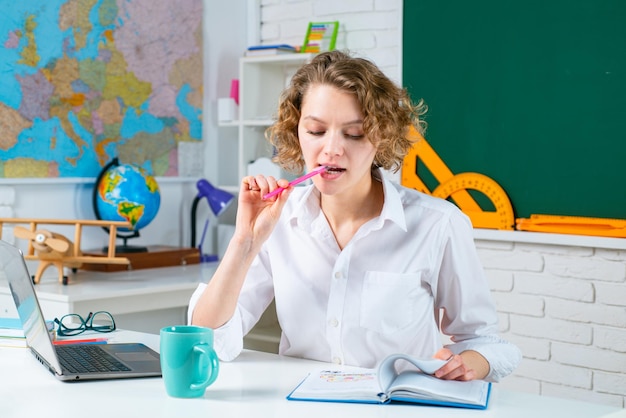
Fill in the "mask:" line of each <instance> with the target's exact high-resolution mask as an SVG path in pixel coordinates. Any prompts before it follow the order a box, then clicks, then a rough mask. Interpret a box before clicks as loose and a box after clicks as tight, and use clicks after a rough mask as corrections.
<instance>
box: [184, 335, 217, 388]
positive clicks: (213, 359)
mask: <svg viewBox="0 0 626 418" xmlns="http://www.w3.org/2000/svg"><path fill="white" fill-rule="evenodd" d="M193 351H194V353H198V354H200V355H203V356H206V358H207V360H208V361H209V368H210V369H211V370H210V373H209V375H208V376H207V378H206V379H205V380H204V381H203V382H200V383H192V384H191V385H190V386H189V388H190V389H191V390H199V389H206V388H207V387H208V386H209V385H210V384H211V383H213V382H215V379H217V374H218V373H219V370H220V363H219V361H218V359H217V354H215V350H213V348H212V347H211V346H209V345H208V344H196V345H194V346H193Z"/></svg>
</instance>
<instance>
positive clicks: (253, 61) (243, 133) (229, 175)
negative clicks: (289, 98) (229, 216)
mask: <svg viewBox="0 0 626 418" xmlns="http://www.w3.org/2000/svg"><path fill="white" fill-rule="evenodd" d="M313 55H314V54H301V53H294V54H281V55H268V56H255V57H241V58H240V59H239V117H238V119H237V120H234V121H228V122H219V123H218V126H219V127H220V128H221V129H236V130H237V137H236V146H232V144H230V145H226V144H225V146H224V147H221V148H228V149H230V150H231V151H232V150H234V149H235V148H236V155H237V161H236V164H235V165H232V164H229V162H230V161H226V160H225V159H220V171H222V173H221V174H220V187H221V188H223V189H226V190H229V191H231V192H237V191H238V190H239V187H238V185H239V181H240V180H241V179H242V178H243V177H245V176H246V175H247V173H248V164H249V163H251V162H253V161H255V160H257V159H258V158H260V157H271V156H272V149H271V145H270V144H269V143H268V142H267V141H266V139H265V130H266V129H267V128H268V127H269V126H270V125H271V124H272V123H273V120H274V116H275V114H276V110H277V108H278V100H279V97H280V94H281V92H282V91H283V90H284V88H285V87H286V86H287V84H288V82H289V80H290V79H291V76H292V75H293V74H294V73H295V71H296V70H297V69H298V68H299V67H300V66H301V65H302V64H304V63H306V62H308V61H309V60H310V59H311V57H313ZM225 136H227V135H225ZM231 138H232V137H231ZM284 177H285V178H287V179H290V177H291V176H290V175H287V173H284ZM222 179H225V180H222Z"/></svg>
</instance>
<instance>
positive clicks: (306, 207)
mask: <svg viewBox="0 0 626 418" xmlns="http://www.w3.org/2000/svg"><path fill="white" fill-rule="evenodd" d="M373 175H374V179H375V180H378V181H382V183H383V194H384V198H385V201H384V203H383V209H382V211H381V213H380V216H379V217H378V219H377V221H376V222H375V223H374V224H373V226H372V228H373V229H379V228H382V226H383V225H384V223H385V222H386V221H390V222H393V223H395V224H396V225H398V227H400V228H401V229H402V230H404V231H406V230H407V226H406V218H405V213H404V208H403V204H402V196H401V195H400V193H399V191H398V189H397V188H396V186H395V185H394V184H393V183H392V182H391V181H390V180H388V179H386V178H385V176H383V175H382V172H381V170H380V169H376V170H375V171H374V173H373ZM303 189H304V190H303V192H302V194H301V195H300V196H299V199H297V200H296V202H294V206H293V211H292V212H291V215H290V216H289V219H288V221H290V222H293V221H295V222H297V224H298V225H300V226H301V227H305V228H306V226H305V225H313V223H314V221H315V219H317V218H318V217H319V215H320V212H321V210H320V203H319V202H320V193H319V191H318V190H317V189H316V188H315V186H312V185H311V186H306V187H304V188H303ZM294 197H295V196H294Z"/></svg>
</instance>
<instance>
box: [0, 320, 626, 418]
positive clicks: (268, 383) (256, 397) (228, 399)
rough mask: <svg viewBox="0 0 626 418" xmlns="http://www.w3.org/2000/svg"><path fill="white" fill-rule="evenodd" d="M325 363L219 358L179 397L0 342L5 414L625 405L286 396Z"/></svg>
mask: <svg viewBox="0 0 626 418" xmlns="http://www.w3.org/2000/svg"><path fill="white" fill-rule="evenodd" d="M113 341H120V342H121V341H142V342H144V343H145V344H146V345H149V346H150V347H152V348H154V349H157V350H158V336H156V335H151V334H142V333H136V332H129V331H120V332H116V334H115V335H114V338H113ZM320 364H321V363H318V362H314V361H310V360H301V359H294V358H289V357H281V356H278V355H275V354H268V353H261V352H256V351H244V352H243V353H242V355H241V356H240V357H238V358H237V359H236V360H235V361H233V362H230V363H225V362H222V363H221V364H220V375H219V377H218V379H217V381H216V382H215V383H214V384H213V385H212V386H210V387H209V388H208V389H207V391H206V393H205V395H204V397H203V398H197V399H175V398H171V397H169V396H168V395H167V394H166V392H165V388H164V386H163V382H162V380H161V379H160V378H147V379H128V380H113V381H96V382H91V381H88V382H76V383H63V382H60V381H58V380H56V379H55V378H54V377H53V376H52V375H51V374H50V373H49V372H48V371H47V370H46V369H45V368H44V367H43V366H41V365H40V364H39V363H38V362H37V360H36V359H35V357H34V356H32V355H31V353H30V351H29V350H28V349H25V348H1V347H0V371H1V372H0V399H1V400H2V401H4V402H3V403H2V417H3V418H13V417H31V416H45V417H46V418H55V417H63V418H71V417H79V416H85V415H88V416H89V417H90V418H91V417H107V418H110V417H127V416H142V417H150V418H152V417H168V418H170V417H174V416H180V417H186V418H193V417H202V418H206V417H211V416H213V417H220V418H222V417H237V418H239V417H290V418H292V417H300V418H307V417H316V418H317V417H320V416H329V417H332V416H344V417H359V418H367V417H377V418H378V417H394V418H397V417H399V418H402V417H405V416H406V417H409V416H410V417H415V416H418V415H419V416H428V417H482V418H486V417H507V418H516V417H520V418H522V417H523V418H527V417H533V418H542V417H568V418H578V417H580V418H583V417H584V418H593V417H605V416H606V417H608V416H611V417H613V416H615V417H616V418H617V416H620V417H622V418H623V417H624V415H623V413H624V410H621V409H617V408H614V407H609V406H603V405H595V404H590V403H585V402H579V401H571V400H563V399H556V398H551V397H543V396H537V395H531V394H525V393H519V392H511V391H506V390H501V389H500V388H499V387H498V386H497V385H495V386H494V389H493V394H492V399H491V401H490V405H489V408H488V409H487V410H486V411H475V410H466V409H454V408H441V407H427V406H414V405H408V406H407V405H384V406H380V405H359V404H341V403H323V402H296V401H287V400H286V399H285V397H286V395H287V394H288V393H289V392H290V391H291V390H292V389H293V388H294V387H295V386H296V385H297V384H298V383H299V382H300V381H301V380H302V379H303V378H304V376H305V375H306V374H307V373H308V372H310V371H311V370H314V369H317V368H319V367H320ZM137 414H139V415H137ZM612 414H616V415H612Z"/></svg>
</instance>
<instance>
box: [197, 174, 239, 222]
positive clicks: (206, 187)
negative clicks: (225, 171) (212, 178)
mask: <svg viewBox="0 0 626 418" xmlns="http://www.w3.org/2000/svg"><path fill="white" fill-rule="evenodd" d="M196 187H197V188H198V196H197V197H198V198H199V199H202V198H204V197H206V199H207V201H208V202H209V206H210V207H211V211H212V212H213V214H215V216H220V215H221V214H222V213H223V212H224V211H225V210H226V209H227V208H228V206H229V205H230V204H231V203H232V201H233V198H234V196H233V195H232V194H230V193H228V192H227V191H225V190H222V189H218V188H216V187H214V186H213V185H212V184H211V183H209V182H208V181H206V180H204V179H200V180H198V182H197V183H196Z"/></svg>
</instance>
